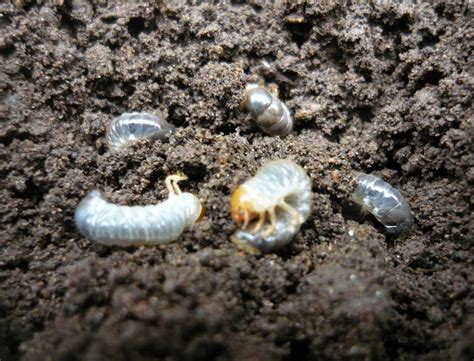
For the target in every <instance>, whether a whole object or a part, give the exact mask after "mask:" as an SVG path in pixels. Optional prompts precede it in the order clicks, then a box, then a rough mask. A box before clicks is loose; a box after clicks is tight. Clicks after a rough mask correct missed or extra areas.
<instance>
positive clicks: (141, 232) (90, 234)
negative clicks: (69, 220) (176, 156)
mask: <svg viewBox="0 0 474 361" xmlns="http://www.w3.org/2000/svg"><path fill="white" fill-rule="evenodd" d="M181 179H185V178H184V177H182V176H176V175H173V176H168V177H167V178H166V185H167V187H168V189H169V191H170V194H169V197H168V199H167V200H166V201H164V202H162V203H159V204H156V205H148V206H133V207H129V206H121V205H116V204H112V203H110V202H109V201H108V200H107V199H106V198H105V197H104V196H103V195H102V193H101V192H99V191H97V190H94V191H92V192H90V193H89V194H88V195H87V196H86V197H85V198H84V199H83V200H82V201H81V202H80V203H79V206H78V207H77V209H76V213H75V215H74V220H75V222H76V226H77V228H78V229H79V231H80V232H81V233H82V234H83V235H84V236H85V237H86V238H88V239H91V240H93V241H95V242H98V243H101V244H105V245H116V246H140V245H157V244H162V243H167V242H171V241H174V240H175V239H177V238H178V237H179V236H180V234H181V233H182V232H183V230H184V229H185V228H186V227H189V226H190V225H192V224H194V222H196V220H198V219H199V217H200V215H201V214H202V206H201V202H200V201H199V199H198V198H197V197H196V196H195V195H193V194H191V193H182V192H181V190H180V189H179V187H178V185H177V182H178V181H179V180H181Z"/></svg>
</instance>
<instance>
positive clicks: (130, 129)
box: [106, 113, 175, 151]
mask: <svg viewBox="0 0 474 361" xmlns="http://www.w3.org/2000/svg"><path fill="white" fill-rule="evenodd" d="M174 132H175V127H174V126H173V125H171V124H169V123H168V122H167V121H165V120H164V119H161V118H160V117H157V116H156V115H154V114H150V113H124V114H122V115H121V116H119V117H117V118H115V119H113V120H112V121H111V122H110V124H109V126H108V127H107V135H106V138H107V144H108V146H109V148H110V149H111V150H113V151H116V150H119V149H121V148H123V147H124V146H125V145H127V144H128V143H130V142H132V141H134V140H137V139H150V140H157V139H159V140H164V139H166V137H167V136H169V135H171V134H173V133H174Z"/></svg>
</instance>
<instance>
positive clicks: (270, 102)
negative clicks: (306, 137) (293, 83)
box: [241, 84, 293, 136]
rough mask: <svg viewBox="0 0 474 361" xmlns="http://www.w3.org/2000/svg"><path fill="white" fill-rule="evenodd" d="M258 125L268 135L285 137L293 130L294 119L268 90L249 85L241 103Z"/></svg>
mask: <svg viewBox="0 0 474 361" xmlns="http://www.w3.org/2000/svg"><path fill="white" fill-rule="evenodd" d="M241 106H242V107H245V108H246V109H247V110H248V111H249V112H250V114H252V117H253V118H254V119H255V120H256V121H257V125H258V126H259V127H260V129H262V130H263V131H264V132H265V133H267V134H268V135H272V136H275V135H280V136H285V135H287V134H288V133H290V132H291V130H292V129H293V118H292V117H291V114H290V111H289V110H288V108H287V107H286V105H285V104H284V103H283V102H282V101H281V100H280V99H278V97H277V96H276V95H275V94H272V93H271V92H270V91H269V90H268V89H267V88H265V87H263V86H260V85H258V84H248V85H247V87H246V90H245V93H244V99H243V100H242V103H241Z"/></svg>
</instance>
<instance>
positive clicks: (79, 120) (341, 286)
mask: <svg viewBox="0 0 474 361" xmlns="http://www.w3.org/2000/svg"><path fill="white" fill-rule="evenodd" d="M190 3H192V2H190ZM472 6H473V5H472V2H471V3H470V2H468V1H465V2H460V1H446V2H441V1H434V2H430V3H420V4H416V5H406V4H398V2H389V1H377V2H370V3H369V4H362V3H360V4H359V3H358V2H351V3H345V2H342V1H341V2H335V1H327V2H318V3H316V4H313V3H310V2H308V3H305V2H296V1H295V2H293V1H291V2H290V1H289V2H284V4H279V3H278V2H277V3H276V4H275V5H271V4H268V3H267V2H265V1H249V2H245V1H225V2H222V3H220V4H217V5H216V4H210V3H209V4H200V5H189V4H186V2H184V1H176V2H166V1H165V2H160V1H158V2H150V3H138V4H125V3H124V2H119V1H116V2H115V1H107V2H91V3H89V2H85V1H76V0H66V1H64V0H56V1H51V2H48V3H47V4H42V2H39V1H38V2H37V1H29V0H23V1H21V0H17V1H14V2H13V3H8V2H7V3H2V4H1V5H0V14H1V16H0V59H1V62H2V65H1V67H0V77H1V81H0V99H1V102H0V117H1V127H0V141H1V144H0V157H1V163H0V177H1V178H0V182H1V189H0V194H1V198H2V202H1V205H0V213H1V229H0V232H1V233H0V236H1V238H0V247H1V249H0V359H1V360H2V361H4V360H111V359H113V360H119V361H120V360H152V359H166V360H340V359H344V360H448V359H452V360H472V358H473V357H474V346H473V342H472V341H473V339H474V316H473V307H474V298H473V293H472V285H473V284H474V282H473V281H474V272H473V263H474V258H473V252H472V248H473V233H472V230H473V223H472V218H471V212H472V208H470V205H471V204H472V201H473V194H472V186H473V181H474V168H473V165H474V159H473V158H474V157H473V152H472V150H473V149H472V139H473V135H474V132H473V116H472V106H471V103H472V90H473V89H472V85H473V78H472V48H473V26H472V24H473V23H472V16H473V14H472ZM259 80H263V81H265V82H266V83H269V84H270V83H273V84H275V85H276V88H277V89H278V91H279V97H280V99H281V100H282V101H284V102H285V103H286V104H287V106H288V108H289V109H290V110H291V112H292V114H293V116H294V120H295V128H294V130H293V131H292V133H291V134H290V135H288V136H287V137H284V138H279V137H268V136H266V135H264V134H262V132H261V131H260V129H259V128H258V127H257V126H256V123H255V121H254V120H252V119H251V117H250V115H249V114H248V113H246V112H243V111H242V110H241V109H240V107H239V103H240V102H241V100H242V95H243V91H244V89H245V85H246V84H247V83H248V82H254V81H259ZM131 111H149V112H153V113H155V114H161V116H163V117H164V118H165V119H166V120H167V121H168V122H170V123H172V124H173V125H175V126H176V127H177V132H176V134H175V135H174V136H173V137H171V139H170V140H169V142H164V143H161V142H155V143H152V142H148V141H138V142H136V143H134V144H132V145H131V146H130V147H127V148H126V149H124V150H122V151H119V152H110V151H108V149H107V146H106V143H105V137H104V135H105V129H106V126H107V124H108V123H109V122H110V120H111V119H112V118H113V117H115V116H118V115H120V114H121V113H124V112H131ZM280 158H289V159H292V160H294V161H295V162H297V163H298V164H300V165H301V166H303V167H304V168H305V169H306V171H307V172H308V174H309V175H310V177H311V179H312V189H313V192H314V199H313V203H312V213H311V216H310V218H309V219H308V221H307V222H306V223H305V224H304V225H303V226H302V228H301V230H300V232H299V233H298V234H297V235H296V236H295V238H294V240H293V241H292V242H291V243H290V244H289V245H288V246H287V247H285V248H284V249H282V250H280V251H279V252H277V253H273V254H268V255H264V256H254V255H249V254H246V253H244V252H242V251H240V250H239V249H238V248H236V246H235V245H234V244H232V243H231V242H230V241H229V240H230V236H231V235H232V233H233V232H234V231H235V229H236V226H235V225H234V224H233V223H232V221H231V219H230V217H229V213H228V204H229V199H230V195H231V193H232V191H233V190H234V189H235V188H236V187H237V186H238V185H239V184H240V183H241V182H243V181H245V180H246V179H247V178H249V177H251V176H252V175H253V174H255V172H256V170H257V169H258V168H259V167H260V166H261V165H262V164H263V163H264V162H265V161H267V160H269V159H280ZM180 171H181V172H184V173H186V174H187V175H188V177H189V180H188V181H186V182H182V183H181V187H182V189H183V190H185V191H188V192H192V193H195V194H197V195H198V196H199V197H200V199H201V200H202V201H203V204H204V206H205V208H206V216H205V217H204V218H203V220H202V221H201V222H199V223H197V224H196V225H195V226H193V227H191V228H190V229H189V230H187V231H186V232H185V233H183V235H182V236H181V237H180V238H179V239H178V240H177V241H176V242H174V243H171V244H168V245H163V246H157V247H139V248H125V249H121V248H114V247H105V246H101V245H99V244H96V243H94V242H92V241H90V240H87V239H84V237H82V236H81V235H80V234H79V233H78V231H77V230H76V228H75V225H74V221H73V215H74V210H75V207H76V206H77V204H78V203H79V201H80V200H81V199H82V198H83V197H84V196H85V195H86V194H87V192H89V191H90V190H92V189H94V188H97V189H100V190H103V191H104V192H105V193H106V194H107V195H108V196H109V197H110V198H111V200H112V201H114V202H116V203H119V204H128V205H132V204H133V205H137V204H141V205H144V204H154V203H157V202H160V201H161V200H162V199H164V198H165V197H166V196H167V191H166V187H165V185H164V178H165V177H166V176H167V175H169V174H173V173H176V172H180ZM357 171H363V172H366V173H373V174H376V175H378V176H380V177H382V178H383V179H384V180H386V181H387V182H389V183H390V184H392V185H393V186H394V187H397V188H398V189H400V191H401V193H402V194H403V195H404V196H405V198H406V199H407V201H408V203H409V204H410V206H411V208H412V211H413V214H414V219H415V225H414V228H413V230H412V231H411V232H410V233H409V234H407V235H405V236H402V237H397V238H395V237H392V236H389V235H388V234H387V233H386V232H385V230H384V229H383V227H382V226H381V225H380V224H378V223H377V221H376V220H375V219H374V218H373V217H370V216H363V215H361V214H360V213H359V212H358V210H357V209H356V208H355V207H354V205H353V204H352V203H351V202H350V201H349V199H350V193H351V191H352V190H353V184H352V182H351V180H352V178H353V176H354V172H357Z"/></svg>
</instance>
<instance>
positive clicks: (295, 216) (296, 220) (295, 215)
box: [278, 201, 301, 226]
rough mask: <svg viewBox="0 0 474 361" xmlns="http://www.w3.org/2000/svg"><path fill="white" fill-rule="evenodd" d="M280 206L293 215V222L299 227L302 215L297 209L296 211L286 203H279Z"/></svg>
mask: <svg viewBox="0 0 474 361" xmlns="http://www.w3.org/2000/svg"><path fill="white" fill-rule="evenodd" d="M278 205H279V206H280V207H281V208H283V209H284V210H285V211H287V212H288V213H289V214H290V215H291V218H292V219H291V222H292V223H293V224H294V225H295V226H297V225H298V224H299V223H300V219H301V215H300V214H299V213H298V212H297V211H296V209H294V208H293V207H292V206H290V205H289V204H288V203H286V202H285V201H281V202H280V203H278Z"/></svg>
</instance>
